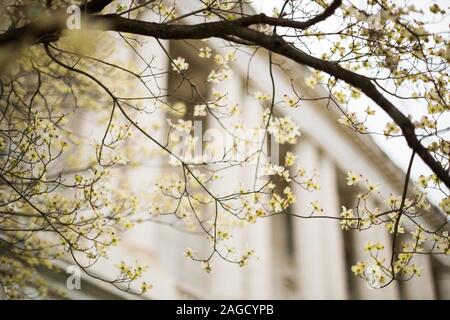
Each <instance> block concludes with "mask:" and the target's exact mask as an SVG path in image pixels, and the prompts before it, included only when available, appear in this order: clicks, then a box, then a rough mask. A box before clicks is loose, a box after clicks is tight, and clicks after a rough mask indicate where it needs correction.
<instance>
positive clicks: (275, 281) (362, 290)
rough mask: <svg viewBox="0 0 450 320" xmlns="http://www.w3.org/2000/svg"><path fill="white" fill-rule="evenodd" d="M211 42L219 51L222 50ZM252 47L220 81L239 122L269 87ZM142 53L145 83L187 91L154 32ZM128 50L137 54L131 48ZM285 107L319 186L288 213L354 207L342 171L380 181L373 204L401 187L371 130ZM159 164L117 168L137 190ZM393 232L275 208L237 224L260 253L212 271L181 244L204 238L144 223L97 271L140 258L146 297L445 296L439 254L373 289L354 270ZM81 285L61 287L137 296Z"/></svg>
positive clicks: (236, 178) (196, 65)
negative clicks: (237, 108) (349, 227)
mask: <svg viewBox="0 0 450 320" xmlns="http://www.w3.org/2000/svg"><path fill="white" fill-rule="evenodd" d="M144 18H145V16H144ZM162 45H163V46H164V47H165V48H166V50H167V52H170V55H171V56H172V57H177V56H182V57H185V58H186V59H187V61H189V63H190V68H189V72H190V73H191V74H193V75H192V76H193V77H194V78H195V73H199V75H198V77H203V78H205V77H206V76H205V74H204V73H206V75H207V73H208V72H209V69H208V68H206V67H205V65H202V64H201V63H205V60H201V61H200V60H199V59H198V57H197V54H196V53H195V52H194V51H193V50H190V49H189V48H190V47H189V46H187V45H185V44H183V42H182V41H179V42H167V41H164V42H162ZM208 45H209V46H211V47H214V46H215V45H216V46H218V42H217V41H215V40H210V41H209V42H208ZM216 49H217V50H220V48H219V47H216ZM249 52H250V53H251V51H250V49H249V51H248V52H240V51H238V53H237V60H236V62H234V63H233V72H234V75H233V78H232V79H231V80H229V81H226V82H224V86H226V89H224V90H226V91H227V92H228V100H229V101H230V102H236V103H239V104H240V105H241V106H243V112H242V115H241V116H242V120H243V121H245V122H246V123H252V122H254V121H255V120H254V119H255V118H256V117H257V116H258V113H261V108H260V107H259V106H258V103H257V101H255V99H253V98H252V97H250V96H249V94H248V92H247V90H250V91H252V92H254V91H263V92H269V93H270V92H271V83H270V81H269V77H268V59H267V55H266V54H264V53H263V52H258V54H256V55H254V56H253V58H252V59H251V64H250V67H249V64H248V63H249ZM140 53H141V54H142V55H143V56H145V57H146V58H147V59H153V61H155V62H154V64H155V65H156V70H159V71H160V75H159V76H158V77H157V80H156V78H155V81H150V85H153V86H157V85H158V84H159V85H161V84H164V83H165V86H166V88H168V90H169V93H170V94H173V92H175V91H176V92H177V95H175V96H178V97H179V96H180V95H183V94H189V90H187V89H186V88H185V87H183V86H180V85H179V82H178V80H179V79H178V78H177V76H176V75H173V73H166V72H164V71H167V70H171V67H170V62H169V59H168V58H167V55H166V54H165V53H164V51H163V50H161V48H160V47H159V44H158V43H157V42H156V41H155V40H154V39H150V40H149V42H148V43H147V44H145V45H144V46H143V47H142V48H141V50H140ZM131 56H132V57H134V53H131ZM277 59H278V58H277ZM277 62H278V63H280V64H281V63H282V66H283V68H284V70H285V71H284V72H282V71H281V69H280V68H274V72H275V74H274V77H275V80H276V90H277V91H278V92H289V91H290V90H291V85H292V84H291V81H295V85H296V87H297V88H301V90H302V91H303V92H308V91H310V90H312V89H311V88H309V87H306V86H305V84H304V81H303V79H304V78H305V77H306V76H307V75H308V74H309V73H310V71H309V70H308V69H307V68H304V67H301V66H298V65H296V64H293V63H290V62H289V61H282V60H280V59H278V60H277ZM247 68H249V69H247ZM247 71H249V72H250V80H251V81H250V83H249V85H250V89H248V86H247V85H248V83H247ZM155 88H156V87H155ZM183 90H184V91H183ZM201 90H202V91H203V94H204V95H208V94H211V87H208V85H206V84H205V85H204V86H203V87H202V88H201ZM314 90H316V91H317V95H319V96H325V97H326V96H327V95H328V93H327V92H326V90H325V89H321V88H316V89H314ZM183 92H184V93H183ZM171 99H176V98H171ZM173 102H174V101H173ZM188 107H189V106H188ZM283 112H287V113H288V114H289V115H290V116H291V118H292V119H293V120H295V122H296V123H298V124H299V125H300V129H301V133H302V137H301V138H300V139H299V143H298V144H296V145H294V146H293V147H292V148H290V149H289V150H290V151H292V152H294V153H295V154H296V155H297V156H298V159H299V163H300V164H301V165H303V166H304V167H305V168H306V169H308V170H311V171H312V170H314V169H316V170H317V172H318V174H319V176H320V185H321V189H320V190H319V191H317V192H315V193H309V192H305V191H303V190H300V189H296V195H297V202H296V204H295V205H293V207H292V208H291V210H292V212H293V213H296V212H302V213H303V212H305V211H308V210H309V208H310V202H311V201H313V200H319V201H320V203H321V204H322V206H323V209H324V212H326V213H327V214H328V215H330V216H335V217H338V216H339V213H340V210H341V209H340V205H345V206H347V207H351V206H352V204H353V201H354V198H355V196H356V195H355V194H351V189H349V188H348V187H347V186H346V182H345V175H346V172H347V171H348V170H354V171H355V172H361V173H364V175H365V176H366V177H367V178H368V179H369V180H371V181H375V182H377V183H379V184H380V185H381V186H382V190H381V194H380V198H379V199H378V200H379V202H380V203H381V202H382V201H383V200H384V199H385V198H386V197H387V196H388V195H389V194H390V193H394V194H401V190H402V186H403V184H404V174H403V172H402V171H401V170H400V169H399V168H397V167H396V166H395V165H394V164H393V163H392V161H391V160H390V159H389V158H388V157H387V156H386V155H385V154H384V153H383V152H382V151H381V150H380V148H379V147H378V146H377V145H376V144H375V143H374V142H373V141H372V140H371V139H370V138H369V137H368V136H362V135H357V134H354V133H352V132H350V130H348V129H346V128H344V127H343V126H340V125H339V124H338V123H337V121H336V120H337V117H338V115H337V114H336V113H335V112H333V109H332V108H330V109H328V108H327V106H326V102H324V101H322V100H317V101H310V102H307V101H304V102H302V106H301V110H298V111H296V110H291V111H286V110H283ZM152 117H160V121H161V123H165V118H166V117H167V115H165V114H163V112H161V111H160V112H159V113H158V114H153V115H152ZM153 119H154V118H153ZM405 156H409V155H405ZM164 170H172V168H171V167H170V166H169V165H168V164H167V161H166V160H163V159H161V161H155V162H154V163H152V164H150V165H149V166H148V167H145V168H144V167H143V168H130V169H125V170H123V171H121V173H120V174H122V175H124V177H126V178H127V179H128V180H130V181H133V185H136V186H134V187H133V186H130V187H131V188H138V187H139V185H142V184H143V183H144V180H148V179H157V177H158V176H160V173H161V172H164ZM251 180H252V172H250V171H248V170H246V169H245V168H242V169H235V172H234V174H229V173H228V174H227V177H226V178H225V182H223V183H221V185H220V186H218V188H222V189H223V190H224V191H226V189H227V188H230V189H231V188H232V187H235V186H237V185H239V183H241V184H245V183H249V182H250V181H251ZM222 189H221V190H222ZM375 202H376V201H375ZM374 204H375V203H374ZM438 220H439V219H437V220H436V221H433V220H432V219H431V216H430V221H426V222H425V223H427V224H428V225H430V226H433V225H436V224H437V223H438V222H439V221H438ZM168 223H170V220H169V221H168ZM391 238H392V236H391V235H389V234H388V232H387V231H386V229H384V228H381V227H380V228H372V229H370V230H367V231H361V232H359V231H347V232H344V231H341V228H340V226H339V222H338V221H336V220H331V219H329V220H323V219H299V218H294V217H292V216H289V215H280V216H276V217H272V218H268V219H262V220H259V221H258V222H257V223H256V224H249V225H247V226H245V227H244V228H240V229H237V230H236V232H235V234H234V242H235V244H236V246H238V247H240V249H242V250H245V248H247V247H250V248H253V249H255V251H256V256H257V259H252V260H251V261H250V262H249V265H248V266H246V267H243V268H240V267H238V266H236V265H232V264H230V263H227V262H225V261H215V263H214V270H213V272H211V273H206V272H205V271H203V270H202V269H201V268H200V266H199V264H198V263H195V262H193V261H191V260H189V259H187V258H186V257H185V256H184V252H185V249H186V247H193V248H197V249H200V250H201V249H202V248H203V247H204V246H207V245H209V243H208V242H207V241H206V240H205V239H204V236H201V235H200V236H198V235H193V234H189V233H186V232H182V231H178V230H176V229H175V228H172V227H170V226H165V225H162V224H157V223H148V224H144V225H142V226H138V227H137V228H135V229H133V230H132V231H129V232H128V233H126V234H125V235H124V237H123V240H122V244H121V246H120V247H119V248H117V249H114V250H113V251H112V252H111V253H110V262H109V263H108V264H104V265H103V264H100V265H99V266H97V270H98V271H96V272H98V273H99V274H108V273H109V272H115V270H114V271H113V269H112V267H111V265H113V264H114V261H119V260H129V261H133V260H134V259H136V258H138V259H139V260H140V261H142V262H144V263H147V264H148V265H149V266H150V269H149V272H148V274H149V279H150V282H151V283H152V285H153V289H152V290H151V291H150V292H149V293H148V295H146V296H145V297H147V298H152V299H177V298H192V299H438V298H440V299H445V298H447V299H448V298H450V269H449V261H448V259H447V258H445V257H441V256H428V255H417V257H416V258H415V259H416V260H415V263H416V264H418V265H419V266H421V267H423V268H424V272H423V275H422V277H420V278H414V279H413V280H412V281H408V282H405V283H398V282H394V283H392V284H391V285H389V286H388V287H386V288H383V289H378V290H375V289H370V288H369V287H368V286H367V284H366V283H365V282H364V281H363V280H360V279H359V278H357V277H355V276H354V275H353V274H352V273H351V271H350V267H351V266H352V265H354V264H355V263H356V262H357V261H359V260H366V259H367V256H365V255H364V252H363V250H362V249H363V247H364V244H365V243H366V242H367V241H368V240H371V241H380V242H381V243H383V244H384V245H385V246H386V251H387V252H389V251H390V248H389V246H390V244H391V242H392V239H391ZM204 249H205V250H206V249H207V248H204ZM55 277H56V278H55ZM50 278H53V279H54V283H55V284H57V285H58V286H59V284H61V285H62V287H64V283H65V280H66V278H67V275H64V274H59V275H51V277H50ZM81 286H82V288H81V290H71V291H68V294H69V296H70V297H71V298H86V299H96V298H100V299H102V298H135V297H133V296H130V295H127V294H124V293H121V292H120V291H118V290H116V289H113V288H112V287H111V286H110V285H107V284H105V283H101V282H98V281H93V280H91V279H88V278H87V277H84V276H83V278H82V281H81Z"/></svg>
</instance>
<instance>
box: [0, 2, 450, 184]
mask: <svg viewBox="0 0 450 320" xmlns="http://www.w3.org/2000/svg"><path fill="white" fill-rule="evenodd" d="M94 2H98V3H103V4H105V3H107V2H108V1H100V0H99V1H92V2H91V3H94ZM340 3H341V1H334V2H333V4H332V5H331V6H330V7H328V8H327V9H326V10H325V11H324V12H323V13H322V14H321V15H318V16H316V17H315V18H313V19H311V20H309V21H313V22H315V23H317V22H319V21H322V20H323V19H326V18H327V17H329V16H330V15H332V14H333V13H334V12H335V10H336V9H337V8H338V7H339V5H340ZM92 6H93V7H92V8H96V9H98V8H100V7H101V5H99V4H97V6H94V5H92ZM92 10H94V9H92ZM90 18H91V19H92V21H94V22H102V23H101V24H100V25H102V26H103V27H102V28H104V29H103V30H105V31H116V32H126V33H130V34H135V35H143V36H150V37H155V38H159V39H204V38H211V37H217V38H222V39H225V40H228V41H232V39H234V37H236V38H238V39H239V41H240V43H252V44H254V45H257V46H260V47H263V48H265V49H267V50H269V51H272V52H275V53H278V54H280V55H282V56H284V57H286V58H289V59H291V60H293V61H295V62H297V63H300V64H303V65H306V66H309V67H311V68H314V69H316V70H320V71H323V72H325V73H327V74H329V75H331V76H334V77H335V78H337V79H339V80H342V81H344V82H346V83H348V84H350V85H352V86H353V87H355V88H358V89H360V90H361V91H362V92H364V94H365V95H367V96H368V97H369V98H371V99H372V100H373V101H374V102H375V103H376V104H377V105H378V106H380V107H381V108H382V109H383V110H384V111H385V112H386V113H387V114H388V115H389V116H390V117H391V118H392V120H393V121H394V122H395V123H396V124H397V125H398V126H399V127H400V129H401V130H402V133H403V135H404V136H405V139H406V141H407V143H408V146H409V147H410V148H411V149H412V150H414V151H415V152H416V153H417V154H418V155H419V156H420V158H421V159H422V160H423V161H424V162H425V163H426V164H427V165H428V167H429V168H430V169H431V170H432V171H433V173H435V174H436V176H437V177H438V178H439V179H440V180H441V181H442V182H443V183H444V184H445V185H446V186H447V187H448V188H450V175H449V173H448V172H447V171H446V170H445V169H444V167H443V166H442V165H441V164H440V163H439V162H438V161H437V160H436V159H434V158H433V156H432V155H431V154H430V153H429V151H428V150H427V149H426V148H425V147H424V146H423V145H422V144H421V142H420V141H419V140H418V138H417V136H416V134H415V127H414V124H413V123H412V122H411V121H410V120H409V119H408V118H407V117H406V116H405V115H404V114H403V113H402V112H401V111H400V110H399V109H397V108H396V107H395V106H394V105H393V104H392V103H391V102H390V101H389V100H388V99H386V98H385V97H384V96H383V95H382V94H381V93H380V92H379V91H378V90H377V88H376V86H375V85H374V84H373V82H372V80H371V79H370V78H367V77H365V76H362V75H360V74H358V73H355V72H352V71H349V70H347V69H344V68H342V67H341V66H339V65H338V64H336V63H333V62H330V61H326V60H321V59H318V58H316V57H313V56H311V55H308V54H307V53H305V52H303V51H301V50H299V49H297V48H295V47H294V46H292V45H291V44H289V43H288V42H286V41H285V40H284V39H282V38H281V37H278V36H272V35H266V34H264V33H261V32H258V31H255V30H253V29H251V28H248V27H247V26H248V25H251V24H253V22H254V21H256V22H255V23H258V22H257V21H260V20H258V19H262V20H264V19H266V20H265V21H269V22H273V23H274V25H279V26H288V25H289V26H293V23H295V21H291V20H285V19H277V18H269V17H267V16H264V15H257V16H251V17H245V18H241V19H237V20H234V21H218V22H209V23H200V24H195V25H167V24H160V23H154V22H146V21H139V20H134V19H127V18H123V17H120V16H118V15H115V14H110V15H99V16H91V17H90ZM267 19H269V20H267ZM284 21H288V22H289V24H288V23H287V22H286V23H285V22H284ZM309 21H307V22H303V23H304V25H303V23H302V22H297V23H298V24H302V26H303V27H306V25H307V24H313V22H309ZM275 23H277V24H275ZM105 25H106V27H105ZM64 27H65V26H64V25H56V26H55V25H54V26H53V27H52V29H51V30H53V32H55V28H56V31H57V30H59V29H58V28H60V29H63V28H64ZM298 27H300V26H298ZM94 28H98V27H96V24H94ZM44 29H45V28H44ZM17 36H19V37H22V38H26V37H28V38H30V37H35V38H34V43H36V42H39V40H40V39H45V38H46V36H48V33H46V31H45V30H43V29H41V30H39V29H38V31H36V30H33V28H30V26H24V27H22V28H19V29H15V30H11V31H7V32H5V33H4V34H2V35H1V36H0V46H1V45H3V44H4V43H5V41H6V42H8V41H13V40H14V38H15V37H17Z"/></svg>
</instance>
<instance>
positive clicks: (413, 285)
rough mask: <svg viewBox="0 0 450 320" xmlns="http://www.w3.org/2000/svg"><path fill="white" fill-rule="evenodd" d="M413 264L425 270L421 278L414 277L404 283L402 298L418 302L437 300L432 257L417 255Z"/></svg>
mask: <svg viewBox="0 0 450 320" xmlns="http://www.w3.org/2000/svg"><path fill="white" fill-rule="evenodd" d="M413 263H414V264H416V265H417V266H419V267H421V268H423V272H422V275H421V276H420V277H414V278H412V279H411V280H409V281H406V282H403V283H402V293H403V297H402V298H403V299H418V300H428V299H429V300H433V299H436V294H435V292H436V289H435V287H434V277H433V267H432V265H431V257H430V256H428V255H423V254H416V255H415V257H414V258H413Z"/></svg>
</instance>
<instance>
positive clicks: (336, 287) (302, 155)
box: [293, 138, 347, 299]
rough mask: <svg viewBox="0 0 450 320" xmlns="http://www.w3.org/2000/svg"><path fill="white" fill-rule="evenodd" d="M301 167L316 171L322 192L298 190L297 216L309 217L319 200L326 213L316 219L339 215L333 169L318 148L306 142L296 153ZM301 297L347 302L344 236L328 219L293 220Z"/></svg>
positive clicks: (295, 208) (310, 171) (337, 225)
mask: <svg viewBox="0 0 450 320" xmlns="http://www.w3.org/2000/svg"><path fill="white" fill-rule="evenodd" d="M296 154H297V156H298V159H299V164H300V165H301V166H302V167H304V168H305V169H306V170H307V172H308V174H311V173H312V171H313V170H314V168H316V169H318V171H319V174H320V184H321V190H320V191H315V192H308V191H305V190H303V189H301V188H296V190H297V192H296V193H297V198H298V199H297V204H296V205H295V206H294V212H293V213H294V214H299V215H302V216H303V215H309V213H310V212H311V210H312V209H311V202H312V201H314V200H318V201H319V203H320V205H321V206H322V208H323V209H324V212H322V213H318V212H315V213H314V214H313V215H312V216H315V215H329V216H337V215H338V210H339V207H338V195H337V182H336V173H335V170H334V165H333V164H332V163H331V162H330V161H329V160H328V159H326V158H324V159H322V160H321V159H320V156H319V153H318V150H317V148H316V146H315V145H314V144H313V143H312V142H311V141H308V140H306V138H303V140H302V142H301V143H300V145H299V148H298V151H297V152H296ZM294 221H295V228H294V230H295V236H296V244H297V246H296V248H297V252H296V257H297V266H298V284H299V287H300V292H299V297H300V298H303V299H345V298H346V297H347V293H346V286H345V273H344V272H345V267H344V266H345V260H344V251H343V241H342V234H341V233H340V230H339V224H338V223H337V222H336V221H332V220H327V219H317V218H310V219H299V218H297V219H294Z"/></svg>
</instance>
